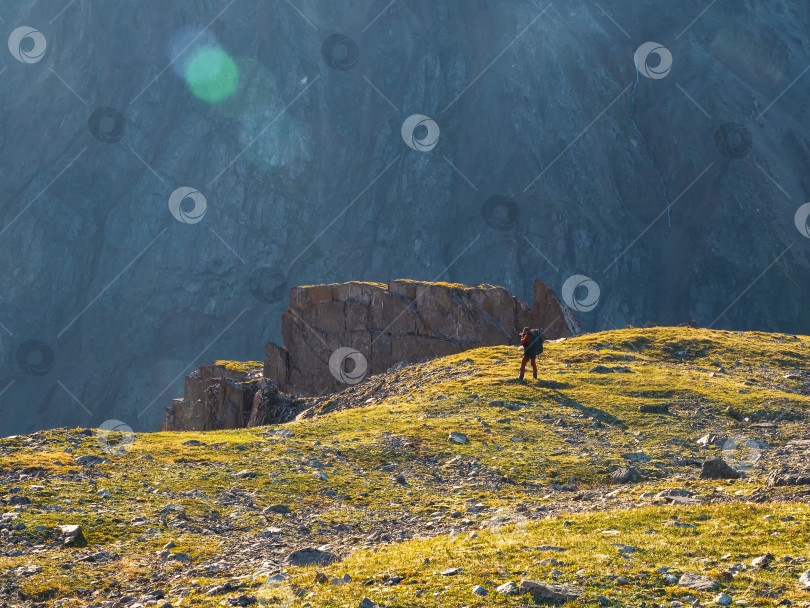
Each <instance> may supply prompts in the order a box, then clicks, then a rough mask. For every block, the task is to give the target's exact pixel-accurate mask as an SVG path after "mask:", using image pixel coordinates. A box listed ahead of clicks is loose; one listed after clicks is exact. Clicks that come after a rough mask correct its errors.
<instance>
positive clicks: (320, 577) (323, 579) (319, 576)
mask: <svg viewBox="0 0 810 608" xmlns="http://www.w3.org/2000/svg"><path fill="white" fill-rule="evenodd" d="M315 582H316V583H317V584H319V585H324V584H326V583H328V582H329V577H328V576H326V575H325V574H324V573H323V572H316V573H315Z"/></svg>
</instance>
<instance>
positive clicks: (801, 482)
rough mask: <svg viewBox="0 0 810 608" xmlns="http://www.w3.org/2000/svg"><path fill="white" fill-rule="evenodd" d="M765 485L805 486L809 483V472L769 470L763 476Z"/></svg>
mask: <svg viewBox="0 0 810 608" xmlns="http://www.w3.org/2000/svg"><path fill="white" fill-rule="evenodd" d="M765 485H766V486H767V487H780V486H807V485H810V473H804V472H803V473H785V472H782V471H771V472H770V473H768V477H766V478H765Z"/></svg>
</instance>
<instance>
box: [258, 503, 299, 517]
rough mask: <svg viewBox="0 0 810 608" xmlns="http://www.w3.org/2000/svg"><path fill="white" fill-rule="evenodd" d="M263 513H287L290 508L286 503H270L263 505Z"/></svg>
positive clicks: (290, 510) (289, 511) (290, 511)
mask: <svg viewBox="0 0 810 608" xmlns="http://www.w3.org/2000/svg"><path fill="white" fill-rule="evenodd" d="M262 513H264V514H265V515H268V514H270V513H275V514H277V515H288V514H289V513H292V509H290V507H288V506H287V505H270V506H269V507H265V509H264V511H262Z"/></svg>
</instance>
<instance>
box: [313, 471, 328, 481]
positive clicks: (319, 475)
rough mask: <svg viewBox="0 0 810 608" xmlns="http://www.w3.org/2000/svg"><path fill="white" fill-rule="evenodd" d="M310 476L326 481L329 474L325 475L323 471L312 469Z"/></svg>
mask: <svg viewBox="0 0 810 608" xmlns="http://www.w3.org/2000/svg"><path fill="white" fill-rule="evenodd" d="M312 476H313V477H317V478H318V479H320V480H321V481H327V480H328V479H329V475H327V474H326V473H324V472H323V471H313V472H312Z"/></svg>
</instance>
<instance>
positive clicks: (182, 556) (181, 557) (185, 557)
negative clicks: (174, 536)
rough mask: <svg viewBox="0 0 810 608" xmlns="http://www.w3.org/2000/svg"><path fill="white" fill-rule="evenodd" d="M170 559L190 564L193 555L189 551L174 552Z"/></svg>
mask: <svg viewBox="0 0 810 608" xmlns="http://www.w3.org/2000/svg"><path fill="white" fill-rule="evenodd" d="M169 559H170V560H172V561H175V562H180V563H182V564H188V563H189V562H191V556H190V555H189V554H188V553H172V554H171V555H170V556H169Z"/></svg>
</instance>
